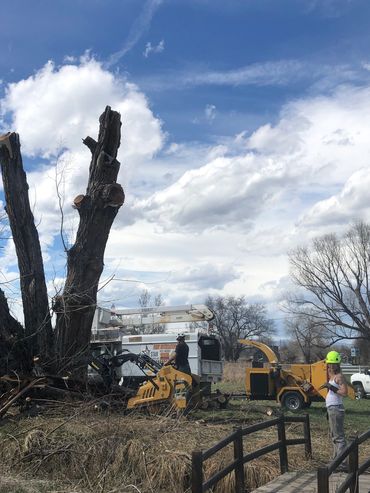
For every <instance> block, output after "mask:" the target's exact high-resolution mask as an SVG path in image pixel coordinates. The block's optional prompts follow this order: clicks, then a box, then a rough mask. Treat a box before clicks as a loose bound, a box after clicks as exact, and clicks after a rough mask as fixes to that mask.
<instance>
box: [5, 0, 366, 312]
mask: <svg viewBox="0 0 370 493" xmlns="http://www.w3.org/2000/svg"><path fill="white" fill-rule="evenodd" d="M369 14H370V4H369V2H367V1H365V0H357V1H356V0H240V1H239V0H230V1H228V2H225V1H221V0H143V1H141V0H120V1H119V0H104V1H103V0H90V1H88V2H87V1H86V0H73V1H72V0H63V1H61V0H56V1H53V2H50V1H47V0H43V1H36V0H34V1H33V2H27V1H25V0H23V1H21V0H13V2H11V3H7V4H6V8H5V9H2V29H1V31H0V41H1V46H2V50H1V53H0V80H1V84H0V98H1V100H0V111H1V113H0V127H1V129H2V130H3V131H8V130H9V129H11V130H15V131H17V132H19V133H20V137H21V141H22V151H23V157H24V163H25V166H26V169H27V170H28V171H29V181H30V196H31V201H33V204H34V207H35V216H36V219H37V221H38V222H39V223H40V226H39V230H40V237H41V242H42V246H43V252H44V255H45V265H46V270H47V273H48V278H49V288H50V296H52V295H53V291H54V292H55V289H56V287H58V286H59V285H60V284H61V283H62V282H63V275H64V264H65V259H64V256H63V253H62V252H61V251H60V238H59V236H58V230H59V211H58V204H57V203H56V200H55V181H56V179H57V178H56V177H59V178H60V182H61V187H62V188H63V197H64V208H65V214H66V219H67V227H66V233H65V234H66V236H67V238H68V240H69V241H70V242H72V241H73V235H74V232H75V229H76V217H75V213H74V211H73V210H72V209H71V207H70V203H71V201H72V199H73V197H74V196H75V195H77V193H81V192H83V189H84V187H85V186H86V178H87V169H88V164H89V156H88V154H87V153H86V151H85V150H84V149H82V146H81V139H82V138H83V137H85V136H86V134H87V133H89V134H90V135H91V136H94V135H96V131H97V118H98V116H99V114H100V113H101V112H102V111H103V109H104V106H105V105H107V104H109V105H111V106H112V107H113V108H114V109H117V110H119V111H120V112H121V114H122V120H123V127H122V132H123V141H122V149H121V154H120V160H121V162H122V168H121V174H120V181H121V183H122V184H123V185H124V188H125V191H126V196H127V202H126V204H125V205H124V207H123V208H122V210H121V212H120V214H119V216H118V218H117V221H116V224H115V226H114V229H113V231H112V234H111V237H110V242H109V245H108V248H107V255H106V261H105V264H106V269H105V272H104V276H105V277H104V279H106V278H109V276H113V275H114V280H113V281H112V282H110V283H109V284H108V285H107V286H106V287H105V288H104V290H102V292H101V293H100V297H101V302H102V303H105V304H107V305H109V304H110V303H112V302H114V303H115V304H116V306H135V304H136V303H137V297H138V292H139V291H140V290H141V289H143V288H147V289H149V290H150V291H151V292H152V293H153V294H157V293H162V295H163V297H164V298H165V300H166V302H167V304H177V303H180V304H183V303H196V302H202V301H203V300H204V299H205V297H206V296H207V295H208V294H212V295H217V294H225V295H230V294H234V295H239V294H245V295H246V296H247V297H248V298H249V299H251V300H253V301H254V300H259V301H263V302H265V303H267V305H268V307H269V309H270V313H271V316H272V317H275V318H279V316H280V315H279V310H278V306H279V303H280V302H281V301H282V300H283V299H284V297H285V294H286V292H287V291H288V290H289V289H290V288H291V285H290V282H289V277H288V262H287V252H288V251H289V250H290V249H291V248H294V247H295V246H297V245H299V244H302V243H303V244H304V243H306V242H308V241H309V240H310V239H311V238H313V237H315V236H316V235H319V234H322V233H325V232H328V231H333V232H341V231H343V230H344V229H345V228H346V227H347V226H348V225H349V224H350V223H351V221H354V220H356V219H364V220H369V219H370V214H369V209H368V198H367V190H368V181H369V178H368V175H369V169H368V168H369V162H370V161H369V153H370V144H369V143H368V141H369V139H368V135H369V131H370V128H369V127H370V118H369V117H370V115H369V112H370V98H369V96H370V87H369V84H370V55H369V46H370V29H369V27H370V26H369V24H370V20H369V19H370V15H369ZM45 136H46V137H45ZM0 262H1V265H0V268H1V270H2V275H3V277H4V279H13V278H15V277H16V262H15V257H14V249H13V247H12V245H11V243H8V244H6V245H5V248H4V254H3V258H2V260H1V261H0ZM8 289H9V293H8V294H10V295H11V297H12V299H13V300H14V310H15V311H16V312H17V306H18V305H19V304H18V305H17V303H18V301H17V286H16V283H12V285H11V287H9V288H8ZM18 311H19V310H18Z"/></svg>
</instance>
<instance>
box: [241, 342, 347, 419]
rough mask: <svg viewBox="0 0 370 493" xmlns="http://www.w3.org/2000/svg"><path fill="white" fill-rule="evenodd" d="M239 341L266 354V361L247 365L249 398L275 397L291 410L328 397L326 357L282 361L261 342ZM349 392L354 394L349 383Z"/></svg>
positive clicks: (246, 385)
mask: <svg viewBox="0 0 370 493" xmlns="http://www.w3.org/2000/svg"><path fill="white" fill-rule="evenodd" d="M239 343H240V344H243V345H245V346H252V347H255V348H257V349H259V350H260V351H262V353H263V354H264V355H265V356H266V358H267V363H264V364H261V363H260V362H255V363H252V366H251V367H247V368H246V370H245V389H246V396H247V398H249V399H251V400H275V401H277V402H279V403H280V404H281V405H282V406H283V407H285V408H286V409H289V410H292V411H296V410H299V409H302V408H305V407H309V406H310V405H311V402H313V401H323V400H325V397H326V394H327V389H325V388H324V389H322V388H320V387H321V386H322V385H323V384H325V383H326V382H327V381H328V378H327V365H326V363H325V360H322V361H317V362H316V363H312V364H308V363H294V364H282V363H280V362H279V359H278V357H277V355H276V354H275V352H274V351H273V350H272V349H271V348H270V347H269V346H267V345H266V344H263V343H262V342H258V341H252V340H249V339H240V340H239ZM348 396H349V397H350V398H352V399H354V398H355V394H354V391H353V389H352V387H350V386H349V387H348Z"/></svg>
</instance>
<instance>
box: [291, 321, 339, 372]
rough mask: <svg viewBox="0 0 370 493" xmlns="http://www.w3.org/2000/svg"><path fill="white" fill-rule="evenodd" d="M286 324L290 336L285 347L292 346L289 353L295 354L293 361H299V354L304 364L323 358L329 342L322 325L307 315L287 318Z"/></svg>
mask: <svg viewBox="0 0 370 493" xmlns="http://www.w3.org/2000/svg"><path fill="white" fill-rule="evenodd" d="M286 324H287V331H288V334H289V335H290V336H291V341H289V342H287V345H290V346H294V349H293V350H292V351H291V352H292V354H295V358H296V359H295V361H298V360H300V359H301V358H300V354H299V353H301V357H303V361H304V362H305V363H312V362H314V361H318V360H320V359H323V358H324V356H325V353H326V352H327V350H326V348H327V346H328V344H329V341H328V338H327V337H326V330H325V326H323V325H322V323H320V322H317V320H316V319H315V317H314V316H311V315H310V314H309V313H307V314H305V315H303V314H301V315H297V316H295V317H293V318H288V319H287V322H286Z"/></svg>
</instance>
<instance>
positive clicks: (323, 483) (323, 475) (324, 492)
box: [317, 467, 329, 493]
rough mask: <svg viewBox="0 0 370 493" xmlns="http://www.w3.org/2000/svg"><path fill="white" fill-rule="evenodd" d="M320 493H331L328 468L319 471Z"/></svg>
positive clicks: (321, 468)
mask: <svg viewBox="0 0 370 493" xmlns="http://www.w3.org/2000/svg"><path fill="white" fill-rule="evenodd" d="M317 491H318V493H329V471H328V468H327V467H319V468H318V470H317Z"/></svg>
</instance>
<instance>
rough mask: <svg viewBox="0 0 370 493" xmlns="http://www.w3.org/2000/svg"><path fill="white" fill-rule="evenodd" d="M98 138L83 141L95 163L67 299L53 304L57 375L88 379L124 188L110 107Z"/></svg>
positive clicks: (71, 259) (80, 207)
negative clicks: (101, 282) (104, 278)
mask: <svg viewBox="0 0 370 493" xmlns="http://www.w3.org/2000/svg"><path fill="white" fill-rule="evenodd" d="M99 121H100V129H99V138H98V141H97V142H95V141H94V139H92V138H91V137H86V139H84V141H83V142H84V144H85V145H86V146H87V147H88V148H89V149H90V151H91V153H92V159H91V164H90V170H89V181H88V185H87V190H86V194H85V195H84V196H82V195H79V196H78V197H76V199H75V201H74V207H75V209H76V210H77V211H78V213H79V215H80V223H79V227H78V231H77V236H76V241H75V244H74V245H73V246H72V247H71V248H70V250H69V251H68V252H67V278H66V283H65V287H64V291H63V294H62V295H61V296H59V297H58V298H56V299H55V303H54V306H53V309H54V311H55V312H56V313H57V322H56V351H57V356H58V358H59V364H58V366H59V370H60V371H65V370H69V371H71V372H72V374H73V376H74V377H75V378H80V379H83V378H84V377H85V375H86V367H87V364H86V362H87V359H86V356H87V353H88V350H89V343H90V336H91V324H92V320H93V317H94V313H95V307H96V298H97V290H98V283H99V279H100V276H101V273H102V271H103V268H104V251H105V246H106V243H107V240H108V236H109V232H110V228H111V226H112V224H113V221H114V218H115V217H116V215H117V212H118V210H119V208H120V207H121V205H122V204H123V202H124V192H123V189H122V187H121V186H120V185H119V184H117V183H116V180H117V175H118V171H119V166H120V163H119V162H118V161H117V159H116V156H117V151H118V148H119V146H120V137H121V131H120V129H121V119H120V114H119V113H117V112H115V111H112V110H111V108H110V107H109V106H107V107H106V109H105V111H104V113H103V114H102V115H101V116H100V119H99Z"/></svg>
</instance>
